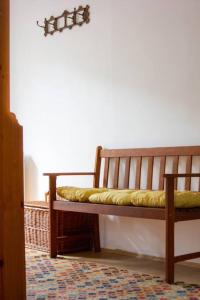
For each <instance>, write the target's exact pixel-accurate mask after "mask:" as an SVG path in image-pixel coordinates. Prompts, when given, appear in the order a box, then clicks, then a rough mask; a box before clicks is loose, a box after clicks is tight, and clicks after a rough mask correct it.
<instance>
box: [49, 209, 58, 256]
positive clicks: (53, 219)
mask: <svg viewBox="0 0 200 300" xmlns="http://www.w3.org/2000/svg"><path fill="white" fill-rule="evenodd" d="M50 215H51V216H50V234H49V235H50V257H51V258H56V257H57V211H56V210H53V211H52V212H51V214H50Z"/></svg>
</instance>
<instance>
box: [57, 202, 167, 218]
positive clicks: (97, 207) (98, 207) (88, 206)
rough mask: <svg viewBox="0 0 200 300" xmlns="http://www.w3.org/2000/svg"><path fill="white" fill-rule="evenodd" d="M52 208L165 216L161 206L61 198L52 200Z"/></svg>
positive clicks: (98, 212)
mask: <svg viewBox="0 0 200 300" xmlns="http://www.w3.org/2000/svg"><path fill="white" fill-rule="evenodd" d="M53 208H54V209H56V210H63V211H76V212H84V213H91V214H103V215H115V216H125V217H135V218H144V219H157V220H164V218H165V210H164V209H163V208H151V207H132V206H121V205H120V206H119V205H106V204H93V203H80V202H70V201H63V200H61V201H60V200H57V201H54V203H53Z"/></svg>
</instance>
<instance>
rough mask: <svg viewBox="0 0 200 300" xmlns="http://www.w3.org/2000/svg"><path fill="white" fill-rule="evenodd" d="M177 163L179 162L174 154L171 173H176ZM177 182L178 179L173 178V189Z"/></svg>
mask: <svg viewBox="0 0 200 300" xmlns="http://www.w3.org/2000/svg"><path fill="white" fill-rule="evenodd" d="M178 163H179V156H178V155H176V156H174V158H173V166H172V173H173V174H176V173H178ZM177 182H178V180H177V179H175V180H174V188H175V190H177Z"/></svg>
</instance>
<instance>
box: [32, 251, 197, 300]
mask: <svg viewBox="0 0 200 300" xmlns="http://www.w3.org/2000/svg"><path fill="white" fill-rule="evenodd" d="M27 299H28V300H33V299H34V300H35V299H38V300H44V299H50V300H53V299H60V300H84V299H99V300H107V299H121V300H122V299H126V300H129V299H130V300H142V299H148V300H157V299H159V300H168V299H181V300H183V299H190V300H197V299H200V285H186V284H183V283H179V284H178V283H177V284H175V285H169V284H166V283H165V282H163V281H162V280H161V279H160V278H159V277H156V276H152V275H147V274H138V273H134V272H133V271H130V270H125V269H121V268H118V267H112V266H108V265H102V264H97V263H92V262H82V261H78V260H76V259H68V258H64V257H59V258H57V259H49V257H48V256H47V255H46V254H41V252H37V251H32V250H31V251H30V250H28V251H27Z"/></svg>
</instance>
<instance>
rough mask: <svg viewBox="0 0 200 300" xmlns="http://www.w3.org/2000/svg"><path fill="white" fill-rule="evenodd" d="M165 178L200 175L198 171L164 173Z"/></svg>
mask: <svg viewBox="0 0 200 300" xmlns="http://www.w3.org/2000/svg"><path fill="white" fill-rule="evenodd" d="M163 176H164V177H165V178H177V177H200V173H182V174H164V175H163Z"/></svg>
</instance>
